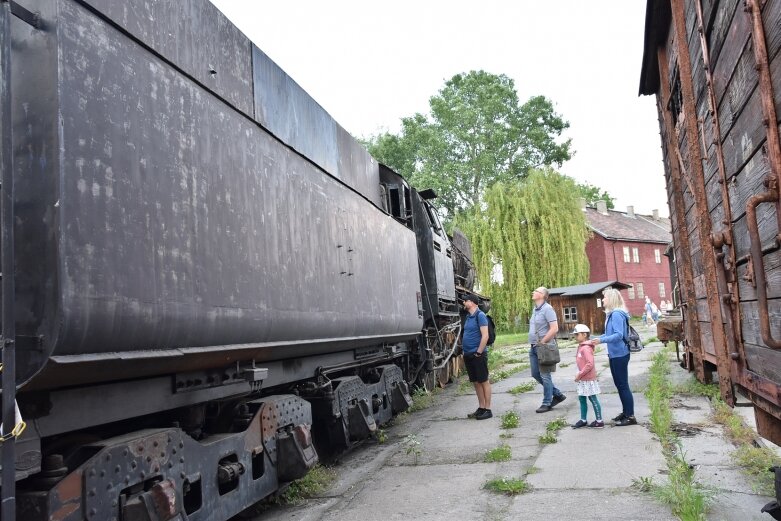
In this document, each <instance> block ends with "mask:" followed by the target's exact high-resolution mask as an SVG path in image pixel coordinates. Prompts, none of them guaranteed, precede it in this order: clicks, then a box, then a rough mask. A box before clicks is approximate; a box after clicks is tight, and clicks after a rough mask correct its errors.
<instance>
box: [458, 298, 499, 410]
mask: <svg viewBox="0 0 781 521" xmlns="http://www.w3.org/2000/svg"><path fill="white" fill-rule="evenodd" d="M477 305H478V299H477V297H476V296H474V295H467V296H466V297H464V308H465V309H466V312H467V315H466V320H465V321H464V337H463V339H462V341H461V346H462V348H463V350H464V364H465V365H466V372H467V374H468V375H469V381H470V382H472V384H473V385H474V386H475V393H476V394H477V410H476V411H475V412H473V413H471V414H469V415H468V416H469V417H470V418H474V419H476V420H487V419H488V418H490V417H492V416H493V413H492V412H491V382H490V381H489V380H488V347H487V344H488V317H486V316H485V313H483V312H482V311H480V309H479V308H478V307H477Z"/></svg>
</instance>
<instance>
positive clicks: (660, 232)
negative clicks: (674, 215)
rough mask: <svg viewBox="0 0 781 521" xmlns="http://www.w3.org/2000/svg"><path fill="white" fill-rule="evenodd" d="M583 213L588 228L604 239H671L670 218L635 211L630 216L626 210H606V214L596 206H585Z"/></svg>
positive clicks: (658, 241) (648, 240) (656, 241)
mask: <svg viewBox="0 0 781 521" xmlns="http://www.w3.org/2000/svg"><path fill="white" fill-rule="evenodd" d="M585 213H586V223H587V224H588V226H589V228H591V229H592V230H594V233H597V234H599V235H601V236H602V237H604V238H606V239H617V240H624V241H636V242H654V243H663V244H667V243H670V242H672V240H673V238H672V235H671V234H670V229H671V226H670V219H667V218H665V217H660V218H659V219H654V218H653V217H652V216H650V215H640V214H637V213H636V214H634V217H630V216H629V215H627V213H626V212H618V211H616V210H608V211H607V215H604V214H601V213H599V212H598V211H597V209H596V208H586V209H585Z"/></svg>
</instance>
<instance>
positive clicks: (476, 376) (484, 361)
mask: <svg viewBox="0 0 781 521" xmlns="http://www.w3.org/2000/svg"><path fill="white" fill-rule="evenodd" d="M464 365H466V373H467V374H468V375H469V381H470V382H477V383H483V382H487V381H488V353H483V354H482V356H475V355H474V354H471V355H464Z"/></svg>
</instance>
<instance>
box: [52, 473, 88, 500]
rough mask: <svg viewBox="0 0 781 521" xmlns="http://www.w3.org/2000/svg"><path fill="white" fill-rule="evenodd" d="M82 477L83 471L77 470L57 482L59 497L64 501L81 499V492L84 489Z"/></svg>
mask: <svg viewBox="0 0 781 521" xmlns="http://www.w3.org/2000/svg"><path fill="white" fill-rule="evenodd" d="M82 477H83V474H82V473H81V471H76V472H73V473H71V474H68V475H67V476H66V477H64V478H62V481H60V482H59V483H57V487H56V488H57V499H58V500H59V501H61V502H62V503H67V502H69V501H81V493H82V491H83V490H84V489H83V487H82V482H83V480H82Z"/></svg>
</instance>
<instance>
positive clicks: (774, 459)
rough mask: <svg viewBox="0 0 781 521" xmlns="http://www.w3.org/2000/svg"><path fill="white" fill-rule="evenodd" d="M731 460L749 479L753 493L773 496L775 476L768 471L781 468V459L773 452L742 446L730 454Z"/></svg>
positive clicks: (751, 446)
mask: <svg viewBox="0 0 781 521" xmlns="http://www.w3.org/2000/svg"><path fill="white" fill-rule="evenodd" d="M732 459H733V460H734V461H735V463H736V464H738V465H739V466H740V467H741V468H742V469H743V472H745V473H746V474H748V476H749V477H750V478H751V481H752V483H753V486H754V491H755V492H757V493H759V494H762V495H765V496H775V474H774V473H773V472H770V471H769V470H768V469H770V467H777V466H781V458H779V457H778V455H777V454H776V453H775V452H773V451H772V450H770V449H767V448H764V447H754V446H753V445H743V446H742V447H740V448H738V450H736V451H735V452H733V453H732Z"/></svg>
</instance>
